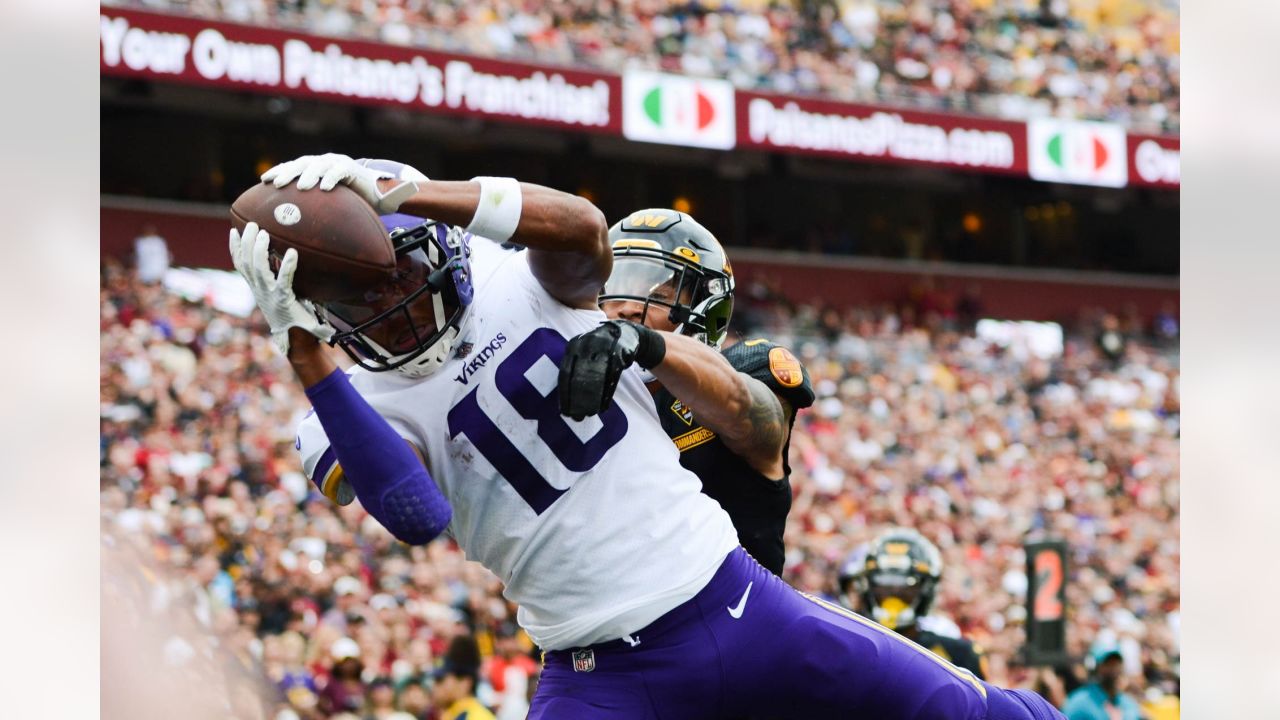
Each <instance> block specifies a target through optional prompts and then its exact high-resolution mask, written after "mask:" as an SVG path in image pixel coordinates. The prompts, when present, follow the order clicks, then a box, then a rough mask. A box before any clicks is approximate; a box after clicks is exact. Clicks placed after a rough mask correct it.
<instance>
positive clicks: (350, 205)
mask: <svg viewBox="0 0 1280 720" xmlns="http://www.w3.org/2000/svg"><path fill="white" fill-rule="evenodd" d="M231 221H232V223H233V224H234V225H235V226H236V229H237V230H240V231H241V232H243V231H244V227H245V225H247V224H248V223H250V222H256V223H258V227H260V228H262V229H263V230H266V231H267V233H268V234H269V235H270V236H271V257H272V267H273V268H274V267H276V266H277V263H278V262H279V259H280V258H281V257H282V256H283V255H284V252H285V250H287V249H289V248H294V249H295V250H297V251H298V271H297V274H296V275H295V276H294V279H293V289H294V292H296V293H297V295H298V297H300V298H304V299H307V300H312V301H315V302H326V301H329V300H338V299H341V298H347V297H351V296H352V295H353V294H356V293H359V292H361V291H362V290H364V289H366V288H369V287H373V286H375V285H377V284H378V283H380V282H382V281H383V280H385V279H386V278H387V277H388V276H389V275H390V274H391V272H392V271H393V270H395V266H396V256H395V250H394V249H393V248H392V246H391V238H390V237H389V236H388V235H387V231H386V228H384V227H383V225H382V221H381V219H379V218H378V215H377V213H376V212H374V209H373V208H372V207H370V206H369V204H368V203H367V202H365V201H364V200H363V199H362V198H361V197H360V196H359V195H357V194H356V192H355V191H354V190H352V189H350V188H348V187H346V186H345V185H338V186H337V187H335V188H334V189H333V190H320V189H318V188H312V189H310V190H299V189H298V188H297V186H296V185H294V184H292V183H291V184H289V185H286V186H285V187H282V188H277V187H275V186H274V185H271V184H270V183H259V184H257V185H254V186H253V187H251V188H249V189H248V190H246V191H245V192H244V193H243V194H241V195H240V197H238V198H236V200H235V202H234V203H232V204H231Z"/></svg>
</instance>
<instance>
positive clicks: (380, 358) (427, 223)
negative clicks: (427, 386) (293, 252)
mask: <svg viewBox="0 0 1280 720" xmlns="http://www.w3.org/2000/svg"><path fill="white" fill-rule="evenodd" d="M382 223H383V225H384V226H386V228H387V232H388V234H389V235H390V236H391V244H392V247H394V248H395V252H396V270H395V273H394V274H393V275H392V277H391V278H389V279H388V280H387V281H386V282H384V283H383V284H381V285H379V286H377V287H374V288H370V289H368V290H366V291H364V292H363V293H361V294H359V295H357V296H355V297H351V298H345V299H343V300H339V301H331V302H326V303H325V304H324V310H325V315H326V317H327V319H328V321H329V323H330V324H331V325H333V327H334V329H335V330H336V331H337V332H336V334H335V335H334V336H333V340H332V342H333V343H334V344H335V345H338V346H339V347H341V348H342V350H343V351H344V352H346V353H347V355H349V356H351V359H352V360H355V361H356V363H357V364H359V365H360V367H363V368H365V369H367V370H371V371H373V372H382V371H386V370H396V371H398V372H400V373H402V374H404V375H408V376H409V377H425V376H427V375H430V374H431V373H432V372H434V371H435V370H436V369H438V368H439V367H440V366H441V365H443V364H444V362H445V360H447V359H448V357H449V351H450V350H451V349H452V348H453V344H454V342H456V341H457V339H458V335H459V334H460V333H461V332H462V328H463V323H464V322H465V321H466V319H467V318H468V313H467V309H468V308H469V307H470V306H471V300H472V296H473V295H474V288H473V286H472V284H471V245H470V242H471V234H470V233H467V232H466V231H464V230H463V229H462V228H459V227H454V226H450V225H448V224H446V223H442V222H438V221H435V220H429V219H426V218H421V217H416V216H414V215H404V214H399V213H397V214H392V215H383V216H382Z"/></svg>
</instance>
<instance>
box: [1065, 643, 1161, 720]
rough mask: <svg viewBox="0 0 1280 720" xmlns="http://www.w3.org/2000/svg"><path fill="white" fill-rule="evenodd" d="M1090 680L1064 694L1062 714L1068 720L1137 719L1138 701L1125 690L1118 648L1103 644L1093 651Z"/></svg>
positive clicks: (1121, 659)
mask: <svg viewBox="0 0 1280 720" xmlns="http://www.w3.org/2000/svg"><path fill="white" fill-rule="evenodd" d="M1093 661H1094V663H1095V667H1094V675H1095V679H1094V681H1093V682H1090V683H1088V684H1086V685H1085V686H1084V687H1081V688H1079V689H1078V690H1076V691H1075V692H1073V693H1071V695H1070V696H1069V697H1067V704H1066V705H1064V706H1063V708H1062V713H1063V714H1064V715H1066V716H1067V720H1139V718H1141V717H1142V711H1141V709H1140V708H1139V707H1138V702H1137V701H1136V700H1134V699H1133V698H1132V697H1130V696H1129V695H1128V694H1126V693H1125V692H1124V689H1125V682H1124V679H1125V674H1124V659H1123V657H1121V654H1120V650H1119V648H1115V647H1104V648H1100V649H1098V650H1096V651H1095V652H1094V653H1093Z"/></svg>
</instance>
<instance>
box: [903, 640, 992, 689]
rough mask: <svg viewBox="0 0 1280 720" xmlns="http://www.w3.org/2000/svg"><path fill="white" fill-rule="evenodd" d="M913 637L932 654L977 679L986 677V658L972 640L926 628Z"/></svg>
mask: <svg viewBox="0 0 1280 720" xmlns="http://www.w3.org/2000/svg"><path fill="white" fill-rule="evenodd" d="M914 639H915V642H916V644H917V645H921V646H923V647H925V648H927V649H929V650H932V651H933V654H934V655H937V656H938V657H940V658H942V659H943V660H946V661H947V662H949V663H951V664H952V665H955V666H956V667H962V668H964V669H965V670H968V671H969V672H971V673H973V674H974V675H977V676H978V679H979V680H986V679H987V658H986V656H985V655H983V653H982V648H981V647H980V646H978V645H976V644H974V643H973V642H972V641H969V640H965V639H964V638H957V637H947V636H946V635H939V634H937V633H934V632H930V631H928V630H921V631H920V632H918V633H916V637H915V638H914Z"/></svg>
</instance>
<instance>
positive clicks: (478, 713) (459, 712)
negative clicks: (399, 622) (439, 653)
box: [431, 637, 495, 720]
mask: <svg viewBox="0 0 1280 720" xmlns="http://www.w3.org/2000/svg"><path fill="white" fill-rule="evenodd" d="M435 680H436V682H435V685H434V686H433V687H432V688H431V702H432V703H433V704H434V705H435V706H436V708H437V709H438V710H440V712H441V715H440V720H495V718H494V716H493V713H492V712H489V708H486V707H485V706H484V705H483V704H481V702H480V701H479V700H477V699H476V685H477V683H479V682H480V649H479V647H478V646H477V645H476V641H475V638H473V637H457V638H454V639H453V642H451V643H449V650H448V651H447V652H446V653H445V656H444V662H443V663H442V664H441V665H440V668H439V669H438V670H436V673H435Z"/></svg>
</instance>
